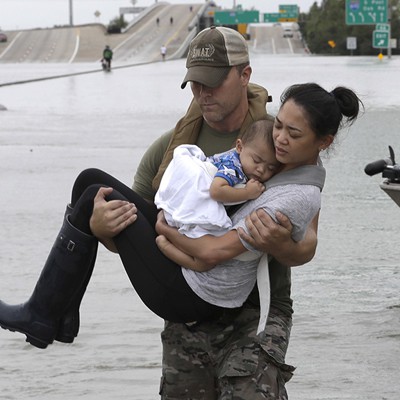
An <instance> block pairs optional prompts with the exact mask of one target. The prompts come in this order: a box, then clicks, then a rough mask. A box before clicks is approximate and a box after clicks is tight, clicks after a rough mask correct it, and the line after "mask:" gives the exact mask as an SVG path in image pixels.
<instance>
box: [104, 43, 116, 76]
mask: <svg viewBox="0 0 400 400" xmlns="http://www.w3.org/2000/svg"><path fill="white" fill-rule="evenodd" d="M112 58H113V51H112V50H111V49H110V46H108V45H107V46H106V47H105V49H104V50H103V60H102V61H103V63H104V65H105V68H106V69H107V71H110V70H111V60H112Z"/></svg>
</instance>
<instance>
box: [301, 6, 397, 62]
mask: <svg viewBox="0 0 400 400" xmlns="http://www.w3.org/2000/svg"><path fill="white" fill-rule="evenodd" d="M389 2H390V11H391V14H392V15H391V27H392V35H391V36H392V38H397V39H398V41H399V39H400V19H399V12H400V10H399V6H400V0H389ZM345 13H346V0H323V1H322V3H321V6H319V5H318V4H317V3H316V2H315V3H314V4H313V5H312V6H311V8H310V11H309V13H308V14H301V15H300V22H299V25H300V28H301V31H302V34H303V37H304V39H305V41H306V42H307V45H308V47H309V49H310V51H311V52H312V53H316V54H337V55H346V54H349V50H348V49H347V48H346V45H347V37H349V36H355V37H356V38H357V49H356V50H354V53H353V54H358V55H374V54H377V52H378V51H379V50H377V49H374V48H373V47H372V32H373V30H374V29H375V25H346V19H345ZM330 41H331V42H332V41H333V42H334V43H335V46H334V47H331V46H330V45H329V42H330ZM392 53H393V54H399V50H398V49H392Z"/></svg>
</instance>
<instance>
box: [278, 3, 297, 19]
mask: <svg viewBox="0 0 400 400" xmlns="http://www.w3.org/2000/svg"><path fill="white" fill-rule="evenodd" d="M279 14H280V17H279V19H280V20H281V21H285V20H286V21H287V20H290V21H295V20H297V19H298V18H299V7H298V6H297V4H280V5H279Z"/></svg>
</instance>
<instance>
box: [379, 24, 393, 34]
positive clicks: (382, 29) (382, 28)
mask: <svg viewBox="0 0 400 400" xmlns="http://www.w3.org/2000/svg"><path fill="white" fill-rule="evenodd" d="M375 30H376V31H380V32H389V31H390V25H389V24H377V25H376V27H375Z"/></svg>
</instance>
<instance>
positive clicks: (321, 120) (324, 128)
mask: <svg viewBox="0 0 400 400" xmlns="http://www.w3.org/2000/svg"><path fill="white" fill-rule="evenodd" d="M288 100H292V101H294V102H295V103H296V104H297V105H298V106H300V107H302V108H303V110H304V112H305V113H306V115H307V117H308V123H309V125H310V127H311V129H312V130H313V131H314V133H315V134H316V135H317V137H324V136H327V135H332V136H335V135H336V133H337V132H338V130H339V129H340V128H342V127H343V126H344V125H346V124H348V125H351V124H352V123H353V122H354V121H355V120H356V118H357V116H358V114H359V111H360V106H361V107H363V103H362V102H361V100H360V99H359V98H358V96H357V95H356V94H355V93H354V92H353V91H352V90H351V89H349V88H346V87H343V86H338V87H336V88H335V89H333V90H332V91H331V92H328V91H326V90H325V89H323V88H322V87H321V86H319V85H318V84H316V83H302V84H297V85H292V86H290V87H288V88H287V89H286V90H285V91H284V92H283V93H282V95H281V103H282V105H283V104H285V103H286V102H287V101H288ZM343 117H345V121H343Z"/></svg>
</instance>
